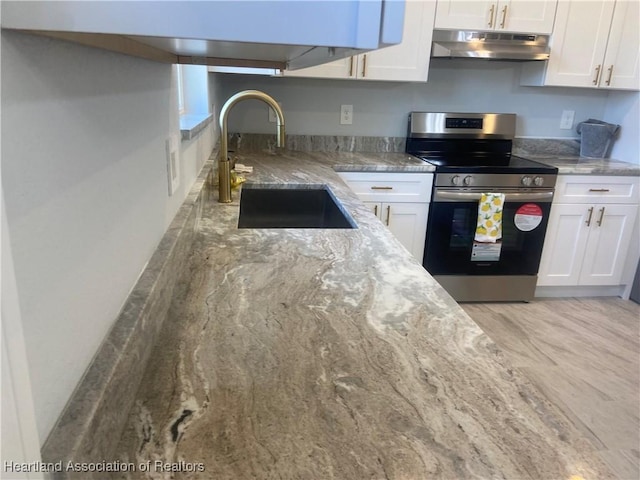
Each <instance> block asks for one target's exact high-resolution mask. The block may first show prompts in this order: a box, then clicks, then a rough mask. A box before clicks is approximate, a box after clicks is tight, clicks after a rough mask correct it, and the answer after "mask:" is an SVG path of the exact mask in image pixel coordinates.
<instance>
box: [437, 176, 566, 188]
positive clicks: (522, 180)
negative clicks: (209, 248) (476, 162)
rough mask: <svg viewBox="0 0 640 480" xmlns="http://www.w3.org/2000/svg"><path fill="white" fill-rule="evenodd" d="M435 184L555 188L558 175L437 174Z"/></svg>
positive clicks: (443, 185)
mask: <svg viewBox="0 0 640 480" xmlns="http://www.w3.org/2000/svg"><path fill="white" fill-rule="evenodd" d="M434 183H435V186H437V187H460V188H465V187H476V188H483V187H487V188H500V187H513V188H515V187H519V188H553V187H554V186H555V183H556V175H546V174H543V175H527V174H524V175H523V174H514V173H508V174H499V173H470V174H465V173H460V174H457V173H437V174H436V176H435V182H434Z"/></svg>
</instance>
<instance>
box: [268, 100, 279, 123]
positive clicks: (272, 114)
mask: <svg viewBox="0 0 640 480" xmlns="http://www.w3.org/2000/svg"><path fill="white" fill-rule="evenodd" d="M278 105H280V108H281V109H282V103H280V102H278ZM267 109H268V110H269V123H276V121H277V117H276V112H275V111H274V110H273V108H271V107H267Z"/></svg>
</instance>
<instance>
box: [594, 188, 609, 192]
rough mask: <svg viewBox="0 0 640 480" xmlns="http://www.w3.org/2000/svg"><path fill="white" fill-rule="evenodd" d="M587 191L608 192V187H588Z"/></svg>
mask: <svg viewBox="0 0 640 480" xmlns="http://www.w3.org/2000/svg"><path fill="white" fill-rule="evenodd" d="M589 191H590V192H608V191H609V189H608V188H590V189H589Z"/></svg>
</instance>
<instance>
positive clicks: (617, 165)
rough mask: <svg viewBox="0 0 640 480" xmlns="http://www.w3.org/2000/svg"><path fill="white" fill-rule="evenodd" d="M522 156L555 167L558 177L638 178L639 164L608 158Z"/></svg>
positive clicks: (639, 174) (639, 173) (639, 172)
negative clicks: (606, 176)
mask: <svg viewBox="0 0 640 480" xmlns="http://www.w3.org/2000/svg"><path fill="white" fill-rule="evenodd" d="M523 156H524V157H526V158H529V159H531V160H535V161H536V162H541V163H545V164H547V165H551V166H553V167H557V168H558V174H559V175H615V176H628V177H637V176H640V164H633V163H627V162H621V161H619V160H614V159H610V158H589V157H564V156H561V157H552V156H548V155H540V156H537V155H523Z"/></svg>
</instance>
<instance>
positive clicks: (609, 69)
mask: <svg viewBox="0 0 640 480" xmlns="http://www.w3.org/2000/svg"><path fill="white" fill-rule="evenodd" d="M607 70H608V71H609V76H608V77H607V81H606V82H605V83H606V84H607V85H611V77H612V75H613V65H611V66H610V67H609V68H608V69H607Z"/></svg>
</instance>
